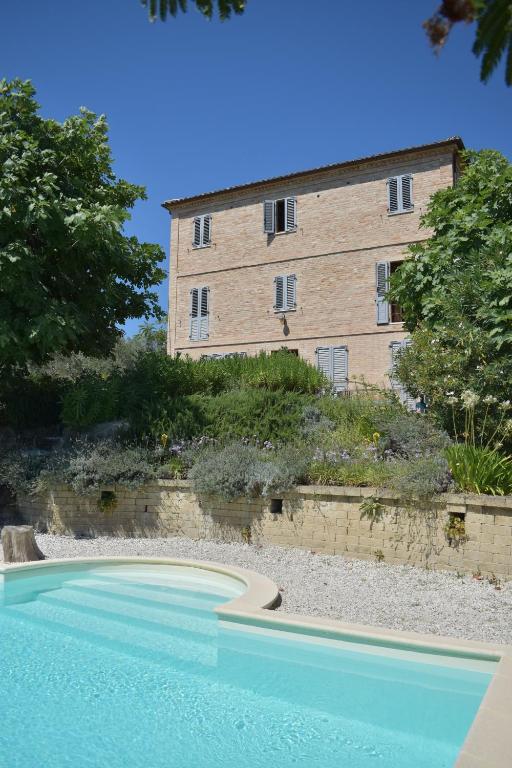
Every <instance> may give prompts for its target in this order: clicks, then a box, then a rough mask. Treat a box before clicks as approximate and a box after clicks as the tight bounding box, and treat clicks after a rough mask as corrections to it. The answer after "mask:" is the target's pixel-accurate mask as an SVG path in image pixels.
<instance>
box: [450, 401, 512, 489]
mask: <svg viewBox="0 0 512 768" xmlns="http://www.w3.org/2000/svg"><path fill="white" fill-rule="evenodd" d="M449 394H450V397H449V398H448V401H447V402H448V403H450V405H451V406H452V414H453V429H454V434H455V438H456V440H457V441H458V442H457V443H456V444H454V445H451V446H449V447H448V448H447V449H446V451H445V456H446V459H447V461H448V465H449V467H450V472H451V474H452V477H453V479H454V481H455V483H456V485H457V487H458V488H459V489H460V490H461V491H469V492H470V493H488V494H492V495H493V496H506V495H508V494H511V493H512V456H508V455H507V454H505V453H503V452H502V451H501V450H500V449H501V448H502V447H503V440H505V439H508V438H509V436H510V434H511V433H512V420H511V419H508V418H506V416H507V413H508V412H509V410H510V408H511V403H510V401H509V400H506V401H505V402H502V403H499V402H498V401H497V399H496V398H495V397H493V396H492V395H486V396H485V397H483V398H481V397H480V395H478V394H477V393H476V392H473V391H471V390H469V389H467V390H465V391H464V392H462V394H461V396H460V400H459V398H457V397H454V396H453V393H449ZM459 403H460V407H462V410H463V412H464V431H463V432H462V434H458V432H457V426H456V418H455V408H456V407H458V406H459ZM477 409H481V410H482V412H481V413H480V414H479V416H478V419H477V414H476V411H477ZM493 409H497V416H496V418H494V420H493V423H494V424H495V428H494V431H493V432H492V434H491V435H490V436H487V435H488V433H487V431H486V425H487V423H488V420H489V417H490V413H491V411H492V410H493ZM477 423H478V427H477V426H476V425H477Z"/></svg>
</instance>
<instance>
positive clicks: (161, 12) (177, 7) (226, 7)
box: [141, 0, 246, 21]
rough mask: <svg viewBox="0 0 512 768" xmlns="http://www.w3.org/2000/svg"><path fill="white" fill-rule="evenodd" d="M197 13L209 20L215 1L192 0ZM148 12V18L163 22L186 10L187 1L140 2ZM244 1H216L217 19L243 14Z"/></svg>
mask: <svg viewBox="0 0 512 768" xmlns="http://www.w3.org/2000/svg"><path fill="white" fill-rule="evenodd" d="M194 2H195V4H196V7H197V9H198V11H200V12H201V13H202V14H203V16H206V17H207V18H208V19H211V18H212V16H213V13H214V8H215V0H194ZM141 3H142V5H144V6H145V7H146V8H147V9H148V11H149V18H150V19H151V21H154V20H155V19H157V18H160V19H161V21H165V20H166V18H167V16H176V15H177V14H178V11H183V12H185V11H186V10H187V0H141ZM245 3H246V0H217V6H218V12H219V17H220V18H221V19H222V20H224V19H229V17H230V16H231V14H232V13H237V14H239V13H243V12H244V10H245Z"/></svg>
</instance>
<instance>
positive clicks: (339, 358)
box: [316, 346, 348, 392]
mask: <svg viewBox="0 0 512 768" xmlns="http://www.w3.org/2000/svg"><path fill="white" fill-rule="evenodd" d="M316 361H317V367H318V368H319V369H320V370H321V371H322V373H323V374H325V376H327V378H328V379H329V380H330V381H331V382H332V388H333V390H334V391H335V392H345V391H346V390H347V388H348V349H347V347H345V346H333V347H318V348H317V350H316Z"/></svg>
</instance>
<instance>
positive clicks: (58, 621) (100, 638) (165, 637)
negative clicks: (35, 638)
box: [6, 599, 217, 669]
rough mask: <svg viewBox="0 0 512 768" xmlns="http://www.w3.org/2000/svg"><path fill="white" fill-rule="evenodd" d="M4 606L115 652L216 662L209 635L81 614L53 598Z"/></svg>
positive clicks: (165, 660)
mask: <svg viewBox="0 0 512 768" xmlns="http://www.w3.org/2000/svg"><path fill="white" fill-rule="evenodd" d="M6 610H7V611H9V612H10V613H12V614H13V615H15V616H16V618H18V619H22V620H25V621H28V622H30V623H32V624H36V625H38V626H40V627H42V628H46V629H48V630H50V631H54V632H59V633H61V634H65V635H69V636H72V637H75V638H78V639H82V640H87V641H89V642H92V643H93V644H94V645H99V646H102V647H106V648H109V649H110V650H113V651H115V652H117V653H126V654H128V655H130V656H138V657H143V658H144V659H145V660H149V661H153V662H156V663H160V664H165V665H166V666H167V667H174V668H183V667H186V668H187V669H189V668H190V667H195V666H196V665H197V666H199V667H211V666H215V664H216V662H217V648H216V644H215V643H214V642H212V640H211V638H206V639H194V640H192V639H191V638H190V637H186V638H184V637H180V636H178V635H177V634H176V633H172V631H171V630H170V629H169V631H168V632H167V633H165V632H162V631H155V630H154V629H147V628H142V627H141V626H138V625H136V624H132V623H131V622H121V621H119V620H116V619H110V618H106V617H104V616H101V617H100V616H95V615H92V614H85V613H83V612H81V611H78V610H75V608H73V607H68V606H66V605H64V604H58V603H57V601H53V602H50V601H47V600H41V599H38V600H35V601H33V602H31V603H22V604H18V605H11V606H9V607H8V608H6Z"/></svg>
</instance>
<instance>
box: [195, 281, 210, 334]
mask: <svg viewBox="0 0 512 768" xmlns="http://www.w3.org/2000/svg"><path fill="white" fill-rule="evenodd" d="M209 293H210V289H209V288H208V287H207V286H205V285H204V286H202V287H201V288H192V289H191V291H190V339H191V341H204V340H206V339H207V338H208V331H209V329H208V316H209V311H210V309H209V304H210V301H209Z"/></svg>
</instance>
